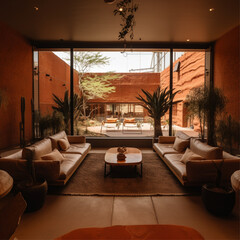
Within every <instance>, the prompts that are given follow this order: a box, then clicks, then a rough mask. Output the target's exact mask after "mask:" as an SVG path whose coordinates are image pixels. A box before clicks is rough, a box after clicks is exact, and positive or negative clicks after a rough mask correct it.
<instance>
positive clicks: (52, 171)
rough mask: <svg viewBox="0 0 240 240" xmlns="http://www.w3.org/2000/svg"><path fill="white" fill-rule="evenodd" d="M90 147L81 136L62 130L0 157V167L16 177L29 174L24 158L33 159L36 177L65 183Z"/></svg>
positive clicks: (54, 182) (23, 177) (52, 183)
mask: <svg viewBox="0 0 240 240" xmlns="http://www.w3.org/2000/svg"><path fill="white" fill-rule="evenodd" d="M90 149H91V145H90V144H89V143H86V139H85V137H84V136H67V135H66V133H65V132H64V131H62V132H59V133H57V134H55V135H52V136H50V137H49V138H46V139H43V140H41V141H38V142H36V143H34V144H33V145H31V146H28V147H25V148H23V149H22V150H21V151H19V152H17V153H14V154H11V155H9V156H7V157H4V158H0V169H2V170H5V171H7V172H8V173H9V174H10V175H11V176H12V177H13V179H14V180H15V181H20V180H23V179H26V178H28V177H29V171H28V168H27V159H29V160H33V162H34V166H35V171H36V175H37V177H44V178H45V179H46V180H47V182H48V184H49V185H65V184H66V182H67V181H68V180H69V178H70V177H71V176H72V174H73V173H74V172H75V171H76V169H77V168H78V167H79V165H80V164H81V163H82V161H83V160H84V158H85V157H86V155H87V154H88V152H89V151H90Z"/></svg>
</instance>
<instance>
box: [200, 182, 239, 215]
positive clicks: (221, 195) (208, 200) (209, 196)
mask: <svg viewBox="0 0 240 240" xmlns="http://www.w3.org/2000/svg"><path fill="white" fill-rule="evenodd" d="M202 201H203V203H204V205H205V207H206V209H207V210H208V211H209V212H210V213H212V214H214V215H217V216H227V215H229V214H230V213H231V212H232V210H233V207H234V204H235V192H234V190H233V189H232V188H231V187H216V186H215V185H214V184H205V185H203V186H202Z"/></svg>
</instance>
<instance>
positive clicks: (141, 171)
mask: <svg viewBox="0 0 240 240" xmlns="http://www.w3.org/2000/svg"><path fill="white" fill-rule="evenodd" d="M142 171H143V166H142V162H141V175H140V177H142Z"/></svg>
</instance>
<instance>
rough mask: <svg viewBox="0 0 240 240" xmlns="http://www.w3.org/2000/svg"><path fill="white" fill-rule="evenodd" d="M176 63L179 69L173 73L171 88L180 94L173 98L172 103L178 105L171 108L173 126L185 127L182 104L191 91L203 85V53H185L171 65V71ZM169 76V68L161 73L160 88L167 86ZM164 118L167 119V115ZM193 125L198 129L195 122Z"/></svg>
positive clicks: (184, 112) (184, 114)
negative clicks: (178, 63) (174, 102)
mask: <svg viewBox="0 0 240 240" xmlns="http://www.w3.org/2000/svg"><path fill="white" fill-rule="evenodd" d="M177 62H180V68H179V71H178V72H173V88H174V89H175V90H174V91H180V92H179V93H177V95H176V96H175V98H174V101H179V103H177V104H176V106H174V107H173V124H175V125H178V126H182V127H186V126H187V121H186V117H187V116H186V111H185V109H184V107H183V103H184V101H185V99H186V96H187V94H188V93H189V91H190V90H191V89H193V88H196V87H199V86H201V85H203V84H204V74H205V52H186V53H185V54H183V55H182V56H181V57H180V58H178V59H177V60H176V61H175V62H174V63H173V69H174V67H175V65H176V64H177ZM169 74H170V68H169V67H168V68H166V69H165V70H164V71H162V72H161V75H160V82H161V88H165V87H168V86H169ZM165 118H166V119H168V115H166V116H165ZM195 125H196V128H198V127H197V125H198V122H197V121H196V122H195Z"/></svg>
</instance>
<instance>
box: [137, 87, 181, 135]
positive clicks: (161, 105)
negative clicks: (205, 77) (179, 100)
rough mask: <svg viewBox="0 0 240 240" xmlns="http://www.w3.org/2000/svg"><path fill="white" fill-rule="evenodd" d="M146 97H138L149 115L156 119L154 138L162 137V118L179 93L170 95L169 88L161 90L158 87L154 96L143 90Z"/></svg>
mask: <svg viewBox="0 0 240 240" xmlns="http://www.w3.org/2000/svg"><path fill="white" fill-rule="evenodd" d="M142 92H143V94H144V95H145V96H144V97H143V96H141V95H140V94H138V97H136V98H137V99H138V100H139V101H141V102H142V104H141V105H142V106H143V107H144V108H145V109H146V110H147V111H148V115H149V116H150V117H151V118H153V119H154V138H157V137H158V136H162V128H161V118H162V117H163V116H164V115H165V113H166V112H167V111H168V109H169V107H170V106H171V104H172V103H173V99H174V97H175V95H176V94H177V93H178V92H179V91H177V92H175V93H172V94H170V93H171V92H170V90H167V88H165V89H163V90H161V88H160V87H158V88H157V89H156V90H155V91H154V92H153V94H151V93H149V92H148V91H145V90H143V89H142Z"/></svg>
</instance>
